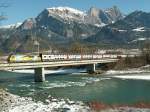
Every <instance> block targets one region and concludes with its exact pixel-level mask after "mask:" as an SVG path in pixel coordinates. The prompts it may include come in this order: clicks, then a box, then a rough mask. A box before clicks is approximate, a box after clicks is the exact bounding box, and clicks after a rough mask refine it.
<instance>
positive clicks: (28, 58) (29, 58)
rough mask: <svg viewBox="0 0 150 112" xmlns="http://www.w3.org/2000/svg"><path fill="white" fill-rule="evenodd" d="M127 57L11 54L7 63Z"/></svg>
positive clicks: (118, 56) (119, 56)
mask: <svg viewBox="0 0 150 112" xmlns="http://www.w3.org/2000/svg"><path fill="white" fill-rule="evenodd" d="M126 56H127V55H114V54H113V55H110V54H94V55H89V54H87V55H86V54H84V55H80V54H77V55H71V54H67V55H66V54H60V55H58V54H57V55H54V54H51V55H45V54H39V55H22V54H16V55H14V54H12V55H10V56H9V57H8V59H7V61H8V62H9V63H17V62H18V63H19V62H46V61H58V60H86V59H87V60H88V59H102V58H112V59H115V58H122V57H126Z"/></svg>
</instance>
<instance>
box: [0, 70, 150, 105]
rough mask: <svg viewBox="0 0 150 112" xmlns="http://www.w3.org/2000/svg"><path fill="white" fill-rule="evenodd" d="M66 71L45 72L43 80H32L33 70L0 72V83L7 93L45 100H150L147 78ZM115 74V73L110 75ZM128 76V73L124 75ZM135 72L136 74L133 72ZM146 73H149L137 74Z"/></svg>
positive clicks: (128, 101)
mask: <svg viewBox="0 0 150 112" xmlns="http://www.w3.org/2000/svg"><path fill="white" fill-rule="evenodd" d="M78 72H79V71H78V70H76V73H71V72H68V73H67V72H65V73H53V74H48V75H46V82H44V83H35V82H34V76H33V74H32V73H26V74H23V73H12V72H4V71H3V72H2V71H1V72H0V86H1V87H3V88H6V89H7V91H8V92H10V93H12V94H14V95H17V96H21V97H30V98H32V99H33V100H34V101H41V102H45V101H46V100H47V99H48V98H49V97H53V98H55V99H66V100H67V99H69V100H70V101H75V102H78V101H81V102H83V103H85V104H87V103H89V102H102V103H105V104H134V103H138V102H148V103H150V89H149V87H150V80H134V79H124V78H116V77H109V75H105V74H102V75H96V76H92V75H88V74H85V73H78ZM113 75H115V74H113ZM123 75H131V74H123ZM132 75H137V74H132ZM138 75H147V76H149V75H150V73H140V74H138Z"/></svg>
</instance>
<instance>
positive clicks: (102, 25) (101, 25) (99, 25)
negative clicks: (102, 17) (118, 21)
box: [95, 23, 106, 27]
mask: <svg viewBox="0 0 150 112" xmlns="http://www.w3.org/2000/svg"><path fill="white" fill-rule="evenodd" d="M95 26H97V27H104V26H106V24H105V23H101V24H95Z"/></svg>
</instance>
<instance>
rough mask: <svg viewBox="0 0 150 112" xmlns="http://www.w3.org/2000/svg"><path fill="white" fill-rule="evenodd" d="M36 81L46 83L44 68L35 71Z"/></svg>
mask: <svg viewBox="0 0 150 112" xmlns="http://www.w3.org/2000/svg"><path fill="white" fill-rule="evenodd" d="M34 80H35V82H44V81H45V74H44V67H41V68H35V69H34Z"/></svg>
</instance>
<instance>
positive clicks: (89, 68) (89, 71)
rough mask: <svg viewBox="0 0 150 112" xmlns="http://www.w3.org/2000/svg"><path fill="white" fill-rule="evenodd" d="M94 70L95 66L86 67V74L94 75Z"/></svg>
mask: <svg viewBox="0 0 150 112" xmlns="http://www.w3.org/2000/svg"><path fill="white" fill-rule="evenodd" d="M95 70H96V64H90V65H88V66H87V72H88V73H90V74H91V73H95Z"/></svg>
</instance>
